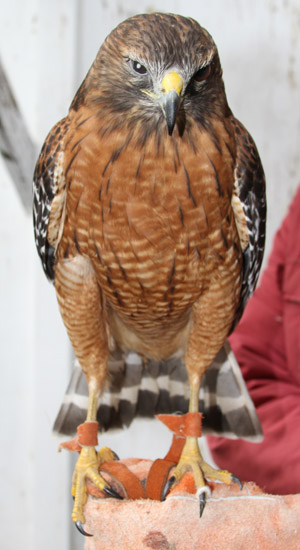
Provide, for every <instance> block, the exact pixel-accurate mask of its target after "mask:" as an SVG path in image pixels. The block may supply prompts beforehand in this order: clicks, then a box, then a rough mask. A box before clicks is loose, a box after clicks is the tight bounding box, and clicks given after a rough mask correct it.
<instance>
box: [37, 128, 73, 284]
mask: <svg viewBox="0 0 300 550" xmlns="http://www.w3.org/2000/svg"><path fill="white" fill-rule="evenodd" d="M68 126H69V124H68V119H67V118H64V119H62V120H61V121H59V122H58V123H57V124H56V125H55V126H54V128H53V129H52V130H51V132H50V133H49V134H48V136H47V138H46V140H45V143H44V145H43V147H42V150H41V153H40V156H39V158H38V161H37V163H36V167H35V171H34V177H33V225H34V236H35V244H36V247H37V251H38V254H39V256H40V258H41V260H42V264H43V269H44V271H45V274H46V275H47V277H48V279H50V280H51V281H53V280H54V262H55V251H56V248H57V245H58V243H59V240H60V238H61V234H62V228H63V223H64V211H65V199H66V183H65V177H64V136H65V134H66V132H67V130H68Z"/></svg>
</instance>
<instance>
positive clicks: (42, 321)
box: [0, 0, 300, 550]
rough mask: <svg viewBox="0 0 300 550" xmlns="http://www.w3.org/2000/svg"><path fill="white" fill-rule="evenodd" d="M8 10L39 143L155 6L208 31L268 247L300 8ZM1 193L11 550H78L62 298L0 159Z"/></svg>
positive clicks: (290, 187)
mask: <svg viewBox="0 0 300 550" xmlns="http://www.w3.org/2000/svg"><path fill="white" fill-rule="evenodd" d="M0 5H1V19H0V55H1V58H2V62H3V64H4V66H5V69H6V71H7V74H8V77H9V79H10V81H11V84H12V86H13V88H14V92H15V95H16V97H17V100H18V103H19V105H20V107H21V109H22V112H23V115H24V118H25V120H26V123H27V125H28V129H29V131H30V133H31V135H32V137H33V138H34V140H35V142H36V144H37V147H40V145H41V143H42V140H43V139H44V137H45V134H46V133H47V132H48V130H49V129H50V128H51V126H52V125H53V124H54V123H55V122H56V121H57V120H58V119H59V118H60V117H62V116H63V115H64V114H65V113H66V111H67V108H68V106H69V103H70V101H71V99H72V96H73V94H74V92H75V90H76V88H77V86H78V85H79V83H80V81H81V79H82V78H83V76H84V75H85V73H86V72H87V70H88V68H89V65H90V64H91V62H92V60H93V58H94V56H95V54H96V51H97V49H98V47H99V45H100V43H101V42H102V40H103V39H104V37H105V35H106V34H107V33H108V32H109V30H110V29H111V28H112V27H113V26H115V25H116V24H117V23H118V22H119V21H120V20H122V19H124V18H125V17H127V16H129V15H132V14H134V13H138V12H143V11H147V10H148V9H150V8H151V9H157V10H159V9H160V10H161V9H163V10H164V11H172V12H177V13H182V14H184V15H190V16H192V17H194V18H195V19H197V20H198V21H199V22H200V23H201V24H202V25H203V26H205V27H206V28H207V29H208V30H209V31H210V32H211V34H212V35H213V37H214V39H215V41H216V43H217V45H218V48H219V53H220V57H221V61H222V65H223V69H224V79H225V84H226V89H227V95H228V99H229V103H230V106H231V108H232V110H233V112H234V114H235V115H236V116H237V117H238V118H239V119H240V120H241V121H242V122H243V123H244V124H245V125H246V126H247V128H248V129H249V131H250V132H251V133H252V135H253V137H254V139H255V141H256V143H257V146H258V148H259V151H260V154H261V157H262V161H263V164H264V167H265V172H266V176H267V184H268V205H269V217H268V236H267V249H268V250H269V248H270V243H271V240H272V236H273V234H274V231H275V228H276V227H278V225H279V223H280V220H281V219H282V216H283V214H284V213H285V211H286V209H287V206H288V204H289V202H290V199H291V197H292V195H293V193H294V191H295V189H296V186H297V184H298V180H299V179H300V151H299V143H300V139H299V137H300V101H299V87H300V5H299V2H298V0H264V1H262V0H251V1H249V0H210V2H208V1H207V0H195V1H188V0H185V1H183V0H167V1H165V2H163V3H162V2H158V1H155V0H152V1H151V2H149V1H145V0H139V1H137V0H126V2H125V1H124V2H122V1H116V0H115V1H113V0H109V1H105V0H103V1H100V0H10V2H9V3H8V2H5V0H2V1H1V4H0ZM0 194H1V201H0V209H1V210H0V246H1V259H2V262H1V270H0V283H1V284H0V289H1V317H0V319H1V327H0V338H1V347H0V350H1V352H0V353H1V369H2V373H3V374H2V396H1V400H0V403H1V405H0V407H1V414H0V422H1V432H0V433H1V436H2V437H1V443H2V445H1V453H0V476H1V480H0V484H1V485H0V486H1V493H0V527H1V537H2V540H3V548H5V549H6V550H16V549H17V548H19V547H22V548H23V549H24V550H27V549H28V550H29V549H30V550H40V549H41V548H42V549H43V550H48V549H49V550H50V548H51V549H52V548H53V547H55V548H56V549H57V550H63V549H64V550H66V549H69V548H72V549H74V548H75V545H79V547H82V546H83V540H81V539H80V538H76V539H75V540H77V542H74V537H75V535H74V530H73V527H72V526H71V522H70V520H69V514H70V507H71V499H70V496H69V493H68V487H69V483H70V476H71V472H70V468H69V457H68V455H67V454H66V453H65V454H63V453H62V454H60V455H58V454H57V453H56V447H57V441H56V440H54V438H53V437H52V435H51V427H52V423H53V420H54V417H55V414H56V411H57V409H58V406H59V402H60V399H61V396H62V394H63V391H64V388H65V385H66V382H67V378H68V373H69V364H70V349H69V345H68V342H67V339H66V336H65V331H64V327H63V325H62V322H61V320H60V317H59V314H58V309H57V305H56V300H55V296H54V290H53V288H52V287H51V285H49V283H48V282H47V281H46V279H45V278H44V276H43V273H42V270H41V267H40V263H39V260H38V258H37V255H36V252H35V250H34V245H33V236H32V227H31V217H29V216H28V215H25V213H24V212H23V209H22V206H21V203H20V201H19V198H18V196H17V194H16V192H15V189H14V186H13V184H12V182H11V181H10V178H9V176H8V174H7V172H6V169H5V166H4V164H3V161H2V160H1V159H0ZM131 433H132V434H134V435H132V436H130V441H131V442H130V444H129V443H126V437H124V436H122V437H120V438H119V445H118V443H117V442H116V447H117V450H118V451H119V452H120V449H121V451H122V450H124V454H125V453H126V450H127V453H126V454H127V455H128V454H131V453H132V454H133V455H135V456H139V455H145V454H146V453H147V454H149V456H150V447H152V446H153V445H152V444H150V445H149V452H148V451H145V447H144V445H145V439H144V440H139V439H138V438H136V436H135V433H136V430H132V431H131V432H128V434H127V436H129V434H131ZM143 433H144V432H143ZM160 433H161V432H160ZM106 442H107V441H106ZM128 447H129V449H128ZM128 451H129V452H128ZM152 452H153V449H152ZM151 456H152V455H151ZM72 541H73V542H72Z"/></svg>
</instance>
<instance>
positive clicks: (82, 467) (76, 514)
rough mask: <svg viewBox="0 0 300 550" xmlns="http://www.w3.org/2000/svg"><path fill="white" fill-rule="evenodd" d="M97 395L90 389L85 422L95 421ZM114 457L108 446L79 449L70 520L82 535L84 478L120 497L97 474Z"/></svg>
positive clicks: (73, 482) (111, 494)
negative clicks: (103, 464) (102, 465)
mask: <svg viewBox="0 0 300 550" xmlns="http://www.w3.org/2000/svg"><path fill="white" fill-rule="evenodd" d="M98 395H99V392H98V391H96V390H95V389H90V391H89V407H88V413H87V417H86V422H95V421H96V418H97V402H98ZM115 458H116V455H115V453H114V452H113V451H111V449H109V448H108V447H103V448H102V449H100V451H98V452H97V451H96V449H95V447H94V446H83V447H82V449H81V451H80V455H79V458H78V460H77V463H76V466H75V470H74V473H73V480H72V495H73V498H74V506H73V512H72V520H73V521H74V523H75V525H76V527H77V529H78V530H79V531H80V532H81V533H82V534H83V535H86V536H90V535H89V534H88V533H86V531H85V530H84V528H83V524H84V523H85V517H84V514H83V507H84V505H85V503H86V501H87V488H86V479H90V480H91V481H92V482H93V483H94V484H95V485H96V487H98V489H100V491H103V492H104V493H106V494H107V495H108V496H111V497H115V498H119V499H121V498H122V497H121V496H120V495H118V493H116V492H115V491H113V489H111V487H109V485H108V484H107V482H106V481H105V479H104V478H103V477H102V476H101V475H100V474H99V469H100V466H101V464H102V463H103V462H106V461H109V460H115Z"/></svg>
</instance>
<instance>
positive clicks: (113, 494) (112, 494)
mask: <svg viewBox="0 0 300 550" xmlns="http://www.w3.org/2000/svg"><path fill="white" fill-rule="evenodd" d="M102 491H103V492H104V493H106V494H107V495H108V496H110V497H113V498H117V499H119V500H123V497H121V495H119V493H117V492H116V491H114V490H113V489H111V488H110V487H104V489H102Z"/></svg>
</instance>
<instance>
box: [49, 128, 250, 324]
mask: <svg viewBox="0 0 300 550" xmlns="http://www.w3.org/2000/svg"><path fill="white" fill-rule="evenodd" d="M215 135H217V142H216V139H214V140H213V139H211V137H210V135H209V134H208V133H205V132H203V133H200V132H199V134H198V135H197V134H194V135H193V136H190V137H192V138H193V145H192V144H191V139H189V137H188V136H186V137H183V138H180V137H179V136H178V135H177V134H176V132H175V133H174V137H172V138H171V137H169V136H166V139H165V141H164V142H161V144H160V146H159V147H158V146H157V143H156V141H155V140H154V139H151V138H150V139H149V140H148V141H147V143H146V145H145V146H144V147H141V146H140V145H137V144H136V143H135V139H134V135H133V136H130V138H129V136H124V135H122V133H115V134H112V135H110V136H109V137H108V138H107V139H105V138H102V139H100V138H99V135H98V134H97V132H96V131H94V128H93V125H92V123H91V121H90V120H88V121H87V122H85V123H82V124H80V127H79V128H77V131H76V136H75V132H74V137H72V138H71V139H70V142H69V144H68V148H67V151H68V153H67V154H66V180H67V189H68V194H67V204H66V223H65V229H64V234H63V238H62V241H61V243H60V247H59V250H58V257H67V256H68V255H74V254H78V253H80V254H83V255H86V256H88V257H89V258H90V260H91V262H92V264H93V267H94V270H95V272H96V276H97V279H98V282H99V285H100V287H101V289H102V291H103V293H104V295H105V297H106V299H107V301H108V304H109V307H110V308H111V309H112V310H113V311H115V312H117V313H118V315H119V316H120V317H121V318H122V319H123V320H124V322H125V323H127V324H129V325H136V328H137V330H139V329H140V328H141V327H142V330H147V327H148V328H149V330H152V331H153V327H156V330H161V327H162V326H164V325H166V324H168V323H173V324H174V322H175V321H176V322H177V324H179V325H180V324H182V325H184V324H186V323H187V319H188V315H189V312H190V309H191V307H192V306H193V304H194V303H195V302H196V301H197V300H198V299H199V297H201V295H202V294H203V293H205V290H206V289H207V288H208V286H209V284H210V281H211V279H212V278H213V277H214V273H215V272H216V269H217V268H218V266H220V265H223V264H224V265H227V268H226V269H227V270H228V269H229V270H230V269H231V267H230V266H231V265H232V266H234V267H233V268H232V271H233V272H232V278H233V279H234V278H237V277H240V247H239V239H238V235H237V231H236V226H235V223H234V219H233V214H232V210H231V193H232V186H233V154H232V151H233V150H234V144H233V142H232V139H231V136H230V134H229V133H228V131H226V130H225V129H224V127H223V125H222V124H220V123H219V122H216V127H215ZM195 144H196V145H195ZM230 151H231V153H230ZM237 299H238V297H237ZM175 324H176V323H175Z"/></svg>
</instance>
